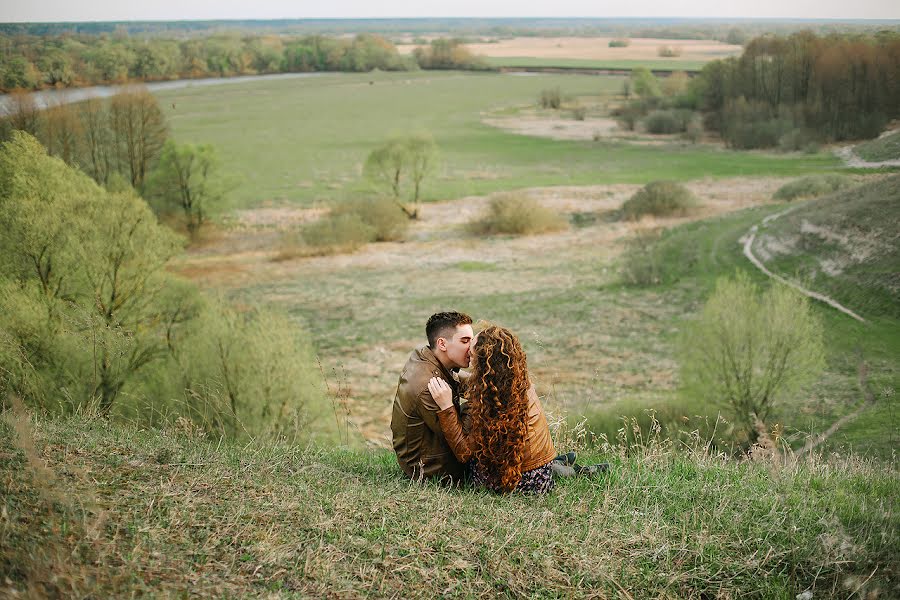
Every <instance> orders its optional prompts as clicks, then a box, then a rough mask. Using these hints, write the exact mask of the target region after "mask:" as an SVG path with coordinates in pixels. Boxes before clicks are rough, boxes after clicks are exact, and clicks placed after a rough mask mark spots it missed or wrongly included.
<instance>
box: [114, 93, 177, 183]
mask: <svg viewBox="0 0 900 600" xmlns="http://www.w3.org/2000/svg"><path fill="white" fill-rule="evenodd" d="M109 116H110V125H111V129H112V133H113V138H114V141H115V148H116V156H117V159H118V160H117V162H118V165H119V168H120V170H121V171H122V172H123V174H125V175H126V176H128V177H130V179H131V185H132V186H133V187H134V188H135V189H137V190H142V189H143V186H144V179H145V178H146V176H147V174H148V173H149V172H150V169H151V168H152V167H153V164H154V162H155V161H156V158H157V157H158V156H159V153H160V151H161V150H162V147H163V144H164V143H165V141H166V137H167V136H168V128H167V127H166V121H165V117H164V116H163V113H162V110H161V109H160V108H159V104H158V103H157V101H156V98H154V97H153V94H151V93H150V92H149V91H147V88H145V87H143V86H133V87H128V88H125V89H123V90H122V91H120V92H119V93H117V94H116V95H115V96H113V97H112V100H111V101H110V106H109Z"/></svg>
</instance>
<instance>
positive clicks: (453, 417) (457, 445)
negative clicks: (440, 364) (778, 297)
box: [428, 377, 472, 463]
mask: <svg viewBox="0 0 900 600" xmlns="http://www.w3.org/2000/svg"><path fill="white" fill-rule="evenodd" d="M428 391H429V392H431V396H432V397H433V398H434V401H435V402H436V403H437V405H438V408H440V411H438V414H437V416H438V420H439V421H440V423H441V429H442V430H443V432H444V439H446V440H447V444H448V445H449V446H450V450H452V451H453V454H454V455H455V456H456V459H457V460H458V461H459V462H462V463H465V462H469V460H470V459H471V458H472V450H471V446H470V444H469V439H468V436H467V435H466V433H465V431H463V426H462V423H460V420H459V413H458V412H457V410H456V407H455V406H453V392H452V390H451V389H450V386H449V385H447V382H446V381H444V380H443V379H441V378H439V377H433V378H432V379H431V381H429V382H428Z"/></svg>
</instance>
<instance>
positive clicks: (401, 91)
mask: <svg viewBox="0 0 900 600" xmlns="http://www.w3.org/2000/svg"><path fill="white" fill-rule="evenodd" d="M621 81H622V80H621V78H617V77H596V76H573V75H537V76H515V75H500V74H471V73H456V72H428V73H423V72H419V73H377V74H376V73H371V74H339V75H322V76H316V77H310V78H302V79H291V80H281V81H265V82H250V83H241V84H232V85H227V86H219V87H215V86H213V87H202V88H199V87H198V88H188V89H182V90H177V91H166V92H161V93H160V94H159V97H160V100H161V103H162V106H163V108H164V109H165V111H166V116H167V117H168V119H169V120H170V123H171V128H172V134H173V136H174V138H175V139H176V140H178V141H181V142H195V143H197V142H200V143H209V144H213V145H214V146H215V147H216V148H217V150H218V151H219V153H220V155H221V157H222V162H223V166H224V172H225V174H226V175H227V177H228V178H229V179H230V180H231V181H233V182H234V186H233V190H232V192H231V194H230V202H229V205H228V206H229V207H241V208H244V207H255V206H260V205H266V204H271V203H275V204H281V203H289V204H297V205H313V204H316V203H319V202H323V201H328V200H330V199H332V198H333V197H334V196H335V195H338V194H339V193H340V192H341V191H342V190H346V189H354V188H365V187H366V184H365V183H364V182H362V181H361V169H362V164H363V162H364V161H365V159H366V156H367V155H368V153H369V152H370V151H371V150H372V149H374V148H375V147H377V146H378V145H379V144H380V143H382V142H383V141H384V140H386V139H387V138H388V137H389V136H391V135H396V134H404V133H409V132H415V131H428V132H430V133H431V134H432V136H433V137H434V139H435V141H436V142H437V144H438V145H439V147H440V149H441V152H442V156H443V162H442V167H441V169H440V172H439V173H438V175H437V176H436V177H435V178H433V179H432V180H431V181H427V182H426V184H425V189H424V197H425V199H426V200H434V199H447V198H458V197H463V196H467V195H477V194H486V193H489V192H493V191H498V190H508V189H517V188H525V187H533V186H547V185H582V184H593V183H618V182H627V183H646V182H648V181H651V180H654V179H677V180H689V179H696V178H700V177H726V176H733V175H754V174H763V175H769V176H778V175H795V174H802V173H811V172H817V171H820V170H823V169H829V168H833V167H835V166H837V165H838V161H837V159H836V158H835V157H833V156H831V155H827V154H820V155H814V156H806V155H804V156H798V155H776V154H763V153H738V152H732V151H727V150H722V149H718V148H714V147H709V146H696V147H695V146H690V145H683V144H680V143H673V144H671V145H668V146H632V145H626V144H616V143H603V142H566V141H554V140H550V139H545V138H538V137H527V136H521V135H514V134H511V133H506V132H504V131H501V130H498V129H495V128H492V127H488V126H486V125H484V124H482V123H481V121H480V114H481V113H482V112H484V111H490V110H493V109H498V108H502V107H504V106H510V105H522V104H528V103H532V102H536V101H537V98H538V95H539V93H540V91H541V90H542V89H545V88H554V87H559V88H560V89H561V91H562V93H563V94H564V95H572V96H588V95H590V96H597V95H611V94H614V93H617V92H618V91H619V90H620V88H621Z"/></svg>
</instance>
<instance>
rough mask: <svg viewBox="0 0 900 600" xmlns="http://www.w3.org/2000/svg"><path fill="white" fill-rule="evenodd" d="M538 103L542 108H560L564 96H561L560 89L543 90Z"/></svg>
mask: <svg viewBox="0 0 900 600" xmlns="http://www.w3.org/2000/svg"><path fill="white" fill-rule="evenodd" d="M538 103H539V104H540V105H541V108H553V109H557V108H559V107H560V105H561V104H562V94H560V92H559V88H548V89H545V90H541V95H540V98H538Z"/></svg>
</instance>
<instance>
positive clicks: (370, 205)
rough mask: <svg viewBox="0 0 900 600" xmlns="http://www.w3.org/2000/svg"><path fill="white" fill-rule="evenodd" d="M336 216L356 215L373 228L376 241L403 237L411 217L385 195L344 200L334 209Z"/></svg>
mask: <svg viewBox="0 0 900 600" xmlns="http://www.w3.org/2000/svg"><path fill="white" fill-rule="evenodd" d="M332 214H333V215H334V216H340V215H356V216H357V217H359V219H360V220H361V221H362V222H363V223H365V224H366V225H368V226H369V227H371V228H372V232H373V233H372V240H371V241H374V242H394V241H397V240H400V239H402V238H403V234H404V233H406V230H407V229H408V228H409V218H408V217H407V216H406V215H405V214H404V213H403V209H401V208H400V206H399V205H398V204H397V202H395V201H394V200H392V199H391V198H387V197H385V196H375V197H358V198H351V199H347V200H344V201H343V202H341V203H340V204H338V205H337V206H335V208H334V209H332Z"/></svg>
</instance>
